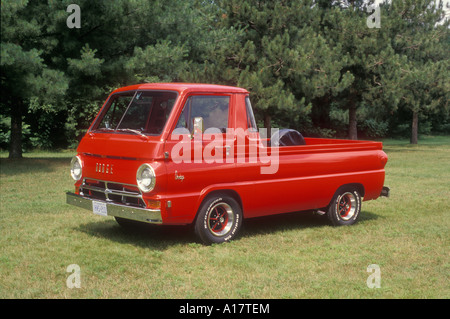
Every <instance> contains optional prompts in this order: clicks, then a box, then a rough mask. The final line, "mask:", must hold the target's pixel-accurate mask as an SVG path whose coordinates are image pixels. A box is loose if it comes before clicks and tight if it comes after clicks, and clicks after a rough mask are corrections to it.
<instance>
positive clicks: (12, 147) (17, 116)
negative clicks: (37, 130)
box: [9, 99, 23, 159]
mask: <svg viewBox="0 0 450 319" xmlns="http://www.w3.org/2000/svg"><path fill="white" fill-rule="evenodd" d="M22 109H23V101H22V100H21V99H18V100H17V103H16V104H13V105H11V133H10V139H9V158H11V159H17V158H22Z"/></svg>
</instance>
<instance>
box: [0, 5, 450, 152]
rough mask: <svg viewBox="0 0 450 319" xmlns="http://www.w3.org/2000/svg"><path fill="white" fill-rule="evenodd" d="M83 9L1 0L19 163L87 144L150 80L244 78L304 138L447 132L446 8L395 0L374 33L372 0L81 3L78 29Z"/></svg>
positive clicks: (5, 114)
mask: <svg viewBox="0 0 450 319" xmlns="http://www.w3.org/2000/svg"><path fill="white" fill-rule="evenodd" d="M71 3H73V1H71V0H63V1H55V0H36V1H25V0H24V1H13V0H2V10H1V18H2V22H1V34H2V37H1V62H0V67H1V96H2V97H1V103H0V115H1V116H2V119H3V120H2V123H4V121H5V119H10V123H9V124H8V125H6V124H5V123H4V124H2V125H0V129H1V133H0V134H1V136H2V139H1V142H0V143H1V144H0V145H1V147H2V148H6V147H8V146H7V144H10V151H11V152H10V155H11V157H20V156H21V151H22V148H23V147H25V148H26V147H43V148H56V147H75V146H76V144H77V143H78V141H79V139H80V138H81V136H82V135H83V134H84V132H85V130H86V128H87V127H88V126H89V124H90V122H91V121H92V119H93V118H94V116H95V115H96V114H97V112H98V110H99V108H100V107H101V105H102V103H103V101H104V100H105V99H106V97H107V96H108V94H109V93H110V92H111V90H113V89H115V88H117V87H119V86H123V85H129V84H134V83H139V82H169V81H186V82H203V83H217V84H227V85H238V86H242V87H245V88H247V89H248V90H250V92H251V98H252V104H253V107H254V108H255V115H256V117H257V120H258V123H261V125H263V126H266V127H270V126H278V127H292V128H296V129H298V130H300V131H302V132H303V133H305V134H306V135H308V134H309V135H314V136H334V135H337V136H346V135H349V137H351V138H356V137H357V136H358V131H359V132H360V134H359V135H360V136H363V137H370V138H371V137H378V136H385V135H392V134H395V133H401V134H403V135H404V134H408V135H409V134H413V135H414V133H409V132H408V127H409V130H411V127H412V128H414V129H415V131H416V132H420V131H440V132H448V128H449V126H450V107H449V105H448V100H449V97H450V96H449V94H450V93H449V92H450V89H449V83H450V81H449V74H450V73H449V72H448V69H449V60H448V57H447V55H448V52H449V49H450V48H449V45H450V40H449V39H450V34H449V28H448V26H449V23H448V20H447V22H443V17H444V15H443V14H444V12H443V10H442V9H443V8H442V3H441V2H435V1H432V0H404V1H389V2H388V1H384V2H383V3H382V4H381V7H380V11H379V12H380V17H381V27H380V28H369V27H368V25H367V21H368V18H369V16H370V10H369V11H368V8H369V5H370V4H371V2H370V1H369V2H368V1H361V0H357V1H356V0H355V1H348V0H341V1H322V0H290V1H288V0H286V1H269V0H244V1H243V0H223V1H203V0H193V1H182V0H168V1H162V0H155V1H149V0H133V1H131V0H117V1H90V0H79V1H76V3H77V4H78V5H79V6H80V9H81V28H79V29H77V28H73V29H70V28H68V27H67V25H66V19H67V18H68V16H69V15H70V13H68V12H67V11H66V9H67V6H68V5H69V4H71ZM434 3H440V5H437V6H435V5H434ZM412 119H413V120H412ZM22 123H24V124H22ZM418 123H420V125H418ZM425 123H428V124H425ZM427 125H428V126H427ZM417 126H419V128H418V129H417ZM422 126H423V127H422ZM427 127H428V129H427ZM26 130H29V134H28V135H26V134H25V133H26V132H25V131H26ZM6 135H9V137H8V138H6V137H5V136H6ZM22 144H23V145H22Z"/></svg>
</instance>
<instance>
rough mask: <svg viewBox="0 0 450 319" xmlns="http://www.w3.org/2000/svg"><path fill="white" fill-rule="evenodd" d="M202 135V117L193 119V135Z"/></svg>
mask: <svg viewBox="0 0 450 319" xmlns="http://www.w3.org/2000/svg"><path fill="white" fill-rule="evenodd" d="M202 133H203V117H194V131H193V134H202Z"/></svg>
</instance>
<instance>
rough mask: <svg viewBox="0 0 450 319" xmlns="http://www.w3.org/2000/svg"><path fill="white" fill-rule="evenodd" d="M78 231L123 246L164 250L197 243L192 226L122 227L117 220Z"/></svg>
mask: <svg viewBox="0 0 450 319" xmlns="http://www.w3.org/2000/svg"><path fill="white" fill-rule="evenodd" d="M76 230H78V231H81V232H83V233H86V234H88V235H91V236H95V237H98V238H104V239H108V240H111V241H115V242H118V243H121V244H131V245H134V246H137V247H143V248H151V249H157V250H164V249H166V248H168V247H170V246H174V245H179V244H181V245H183V244H189V243H195V242H197V241H196V238H195V236H194V233H193V230H192V227H191V226H169V225H151V224H146V223H139V224H136V225H133V226H127V227H123V226H120V225H119V224H118V223H117V222H116V221H115V220H108V221H98V222H91V223H88V224H82V225H80V226H79V227H78V228H76Z"/></svg>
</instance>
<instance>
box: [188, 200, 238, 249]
mask: <svg viewBox="0 0 450 319" xmlns="http://www.w3.org/2000/svg"><path fill="white" fill-rule="evenodd" d="M241 225H242V210H241V207H240V205H239V204H238V203H237V202H236V200H234V198H232V197H229V196H216V197H212V198H209V199H207V200H206V201H205V202H204V203H203V204H202V205H201V207H200V209H199V211H198V216H197V220H196V222H195V233H196V235H197V236H198V237H199V238H200V240H201V241H203V242H204V243H205V244H208V245H209V244H213V243H223V242H226V241H230V240H232V239H233V238H235V237H236V236H237V235H238V233H239V230H240V228H241Z"/></svg>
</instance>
